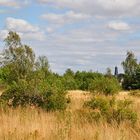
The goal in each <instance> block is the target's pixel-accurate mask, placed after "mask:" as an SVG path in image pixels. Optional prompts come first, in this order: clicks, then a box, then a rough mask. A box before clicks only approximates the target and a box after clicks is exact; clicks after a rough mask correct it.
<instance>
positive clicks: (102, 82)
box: [89, 76, 120, 95]
mask: <svg viewBox="0 0 140 140" xmlns="http://www.w3.org/2000/svg"><path fill="white" fill-rule="evenodd" d="M89 89H90V91H91V92H93V93H96V94H104V95H114V94H116V93H118V92H119V90H120V85H119V82H118V80H117V79H115V78H108V77H105V76H102V77H100V78H96V79H94V80H93V82H92V83H91V84H90V87H89Z"/></svg>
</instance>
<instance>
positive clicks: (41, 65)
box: [36, 56, 50, 78]
mask: <svg viewBox="0 0 140 140" xmlns="http://www.w3.org/2000/svg"><path fill="white" fill-rule="evenodd" d="M36 69H37V70H39V71H42V72H43V73H44V75H45V78H47V75H48V74H49V72H50V70H49V62H48V59H47V57H46V56H39V57H38V59H37V61H36Z"/></svg>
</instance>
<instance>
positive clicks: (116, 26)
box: [108, 21, 130, 31]
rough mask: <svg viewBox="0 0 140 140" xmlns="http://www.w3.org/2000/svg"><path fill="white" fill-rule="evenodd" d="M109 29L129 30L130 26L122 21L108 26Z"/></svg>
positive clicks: (113, 22)
mask: <svg viewBox="0 0 140 140" xmlns="http://www.w3.org/2000/svg"><path fill="white" fill-rule="evenodd" d="M108 28H110V29H113V30H118V31H124V30H129V29H130V26H129V25H128V24H127V23H125V22H122V21H112V22H110V23H109V24H108Z"/></svg>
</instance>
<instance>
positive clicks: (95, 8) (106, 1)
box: [38, 0, 140, 16]
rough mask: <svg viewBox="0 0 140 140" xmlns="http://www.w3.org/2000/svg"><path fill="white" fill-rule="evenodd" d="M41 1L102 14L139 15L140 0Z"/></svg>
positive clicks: (93, 13)
mask: <svg viewBox="0 0 140 140" xmlns="http://www.w3.org/2000/svg"><path fill="white" fill-rule="evenodd" d="M38 1H39V2H40V3H43V4H48V5H53V6H56V7H60V8H61V7H62V8H71V9H73V10H76V11H79V12H83V13H88V14H92V15H101V16H105V15H108V16H123V15H127V16H130V15H132V14H133V15H138V14H139V13H140V1H139V0H38Z"/></svg>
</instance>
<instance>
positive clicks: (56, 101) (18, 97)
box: [1, 80, 67, 111]
mask: <svg viewBox="0 0 140 140" xmlns="http://www.w3.org/2000/svg"><path fill="white" fill-rule="evenodd" d="M32 82H33V81H32ZM56 82H57V80H55V81H54V82H53V85H49V84H47V82H45V81H44V82H41V83H38V86H34V85H31V83H30V84H29V83H28V82H27V81H25V80H20V82H18V83H16V82H13V84H12V85H10V86H9V87H8V89H7V90H6V91H5V92H4V93H3V95H2V96H1V102H2V103H3V102H4V103H6V104H7V105H9V106H12V107H18V106H24V107H26V106H35V107H41V108H43V109H45V110H47V111H49V110H63V109H65V108H66V103H67V99H66V97H65V94H66V93H65V90H64V89H62V88H61V87H58V86H59V84H58V83H56ZM32 84H33V83H32ZM30 85H31V86H30Z"/></svg>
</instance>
